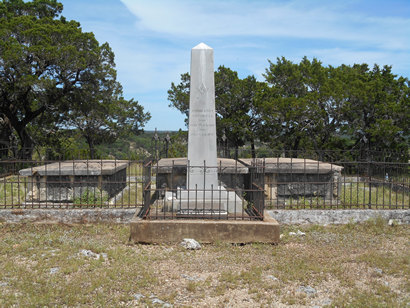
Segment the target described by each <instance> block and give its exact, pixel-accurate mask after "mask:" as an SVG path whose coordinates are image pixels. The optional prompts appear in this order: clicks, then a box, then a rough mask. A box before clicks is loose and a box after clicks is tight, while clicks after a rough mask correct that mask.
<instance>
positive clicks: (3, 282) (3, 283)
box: [0, 281, 8, 287]
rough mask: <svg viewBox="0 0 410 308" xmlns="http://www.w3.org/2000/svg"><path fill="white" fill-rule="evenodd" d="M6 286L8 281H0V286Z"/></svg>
mask: <svg viewBox="0 0 410 308" xmlns="http://www.w3.org/2000/svg"><path fill="white" fill-rule="evenodd" d="M6 286H8V283H7V282H5V281H0V287H6Z"/></svg>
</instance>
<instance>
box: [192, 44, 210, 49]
mask: <svg viewBox="0 0 410 308" xmlns="http://www.w3.org/2000/svg"><path fill="white" fill-rule="evenodd" d="M192 49H212V48H211V47H209V46H208V45H207V44H205V43H199V44H198V45H196V46H195V47H194V48H192Z"/></svg>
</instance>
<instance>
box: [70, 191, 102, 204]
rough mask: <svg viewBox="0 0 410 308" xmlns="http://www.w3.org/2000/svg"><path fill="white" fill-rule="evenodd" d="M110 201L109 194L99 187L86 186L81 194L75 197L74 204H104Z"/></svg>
mask: <svg viewBox="0 0 410 308" xmlns="http://www.w3.org/2000/svg"><path fill="white" fill-rule="evenodd" d="M107 201H108V194H107V192H106V191H104V190H100V189H98V188H86V189H84V191H83V192H82V193H81V196H79V197H77V198H74V200H73V204H74V205H104V204H105V203H106V202H107Z"/></svg>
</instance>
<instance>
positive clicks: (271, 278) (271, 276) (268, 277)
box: [266, 275, 279, 281]
mask: <svg viewBox="0 0 410 308" xmlns="http://www.w3.org/2000/svg"><path fill="white" fill-rule="evenodd" d="M266 278H267V279H270V280H273V281H278V280H279V279H278V278H276V277H275V276H273V275H267V276H266Z"/></svg>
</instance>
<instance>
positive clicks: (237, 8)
mask: <svg viewBox="0 0 410 308" xmlns="http://www.w3.org/2000/svg"><path fill="white" fill-rule="evenodd" d="M60 1H61V2H62V3H63V5H64V11H63V15H64V16H66V17H67V18H68V19H75V20H77V21H79V22H80V23H81V26H82V28H83V30H84V31H86V32H94V34H95V36H96V38H97V39H98V41H99V42H100V43H103V42H108V43H109V44H110V46H111V48H112V49H113V51H114V53H115V56H116V64H117V71H118V80H119V81H120V82H121V84H122V85H123V88H124V96H125V97H126V98H128V99H129V98H134V99H136V100H138V101H139V103H140V104H142V105H143V106H144V108H145V109H146V110H147V111H149V112H150V113H151V115H152V119H151V120H150V122H149V123H148V124H147V125H146V127H145V129H146V130H153V129H154V128H158V129H159V130H178V129H179V128H183V129H185V125H184V117H183V116H182V114H180V113H179V111H177V110H175V109H171V108H169V107H168V105H169V102H168V100H167V96H168V94H167V91H168V90H169V88H170V85H171V82H176V83H178V82H179V76H180V74H182V73H184V72H188V71H189V63H190V50H191V48H192V47H194V46H195V45H197V44H198V43H200V42H204V43H206V44H207V45H209V46H211V47H212V48H214V55H215V68H217V67H218V66H219V65H225V66H227V67H229V68H231V69H233V70H236V71H237V72H238V73H239V76H240V77H246V76H248V75H255V76H256V77H257V78H258V79H259V80H263V77H262V73H264V71H265V69H266V67H267V66H268V59H270V60H272V61H276V58H277V57H281V56H284V57H285V58H287V59H289V60H292V61H294V62H299V61H300V60H301V59H302V58H303V56H307V57H308V58H310V59H312V58H314V57H315V58H317V59H319V60H321V61H322V62H323V63H324V65H333V66H338V65H340V64H350V65H351V64H354V63H368V64H369V65H371V66H372V65H373V64H374V63H377V64H379V65H392V66H393V72H394V73H395V74H398V75H402V76H405V77H410V74H409V72H410V1H409V0H384V1H382V0H341V1H337V0H333V1H329V0H235V1H234V0H219V1H218V0H204V1H202V0H145V1H142V0H86V1H84V0H60Z"/></svg>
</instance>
